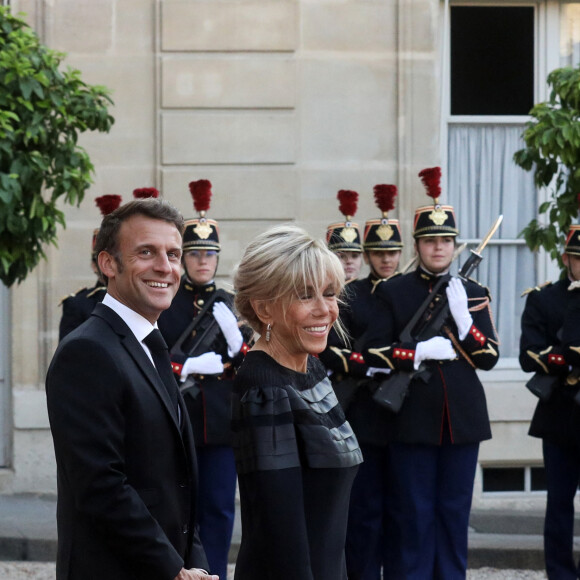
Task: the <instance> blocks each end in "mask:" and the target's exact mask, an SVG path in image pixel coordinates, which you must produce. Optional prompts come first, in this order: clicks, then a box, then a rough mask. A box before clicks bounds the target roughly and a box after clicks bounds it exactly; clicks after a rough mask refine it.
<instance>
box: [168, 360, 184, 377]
mask: <svg viewBox="0 0 580 580" xmlns="http://www.w3.org/2000/svg"><path fill="white" fill-rule="evenodd" d="M181 369H183V365H180V364H179V363H176V362H173V361H171V370H172V371H173V373H174V374H176V375H179V376H181Z"/></svg>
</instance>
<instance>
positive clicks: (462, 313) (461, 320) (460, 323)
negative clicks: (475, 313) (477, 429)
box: [447, 278, 473, 340]
mask: <svg viewBox="0 0 580 580" xmlns="http://www.w3.org/2000/svg"><path fill="white" fill-rule="evenodd" d="M447 300H448V301H449V310H450V311H451V316H453V320H455V324H457V331H458V332H459V340H463V339H464V338H465V337H466V336H467V333H468V332H469V329H470V328H471V325H472V324H473V318H472V317H471V314H469V309H468V306H467V293H466V292H465V286H463V282H462V281H461V280H460V279H459V278H451V280H450V281H449V284H448V285H447Z"/></svg>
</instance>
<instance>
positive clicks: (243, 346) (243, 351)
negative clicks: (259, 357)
mask: <svg viewBox="0 0 580 580" xmlns="http://www.w3.org/2000/svg"><path fill="white" fill-rule="evenodd" d="M249 351H250V347H249V346H248V345H247V344H246V343H245V342H244V343H242V348H240V352H241V353H242V354H243V355H246V354H248V352H249Z"/></svg>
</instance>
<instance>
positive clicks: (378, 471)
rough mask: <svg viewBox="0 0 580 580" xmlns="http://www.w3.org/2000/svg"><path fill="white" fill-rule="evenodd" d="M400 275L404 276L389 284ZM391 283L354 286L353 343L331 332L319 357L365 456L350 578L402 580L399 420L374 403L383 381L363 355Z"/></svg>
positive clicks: (349, 552)
mask: <svg viewBox="0 0 580 580" xmlns="http://www.w3.org/2000/svg"><path fill="white" fill-rule="evenodd" d="M397 276H399V274H396V275H395V276H393V277H392V278H390V279H389V280H392V279H394V278H395V277H397ZM385 283H388V282H386V281H385V280H381V279H380V278H377V277H376V276H374V275H373V274H372V273H371V274H370V275H369V276H368V277H367V278H364V279H361V280H355V281H352V282H350V283H348V285H347V287H346V292H345V297H344V301H345V304H343V305H341V307H340V319H341V321H342V324H343V326H344V328H345V330H346V331H347V333H348V336H349V337H350V339H351V342H350V345H345V344H344V343H343V342H342V341H341V340H340V337H339V336H338V334H337V333H336V332H335V331H331V334H330V335H329V340H328V343H329V344H328V347H327V348H326V350H325V351H323V352H322V353H321V354H320V355H319V356H320V359H321V360H322V362H323V363H324V364H325V366H326V367H327V369H329V370H331V371H332V374H331V375H330V378H331V381H332V384H333V387H334V389H335V391H336V392H337V396H338V398H339V401H340V402H341V404H342V405H343V408H344V410H345V414H346V417H347V419H348V421H349V423H350V425H351V427H352V429H353V431H354V432H355V434H356V437H357V439H358V442H359V445H360V447H361V451H362V453H363V457H364V462H363V463H362V464H361V465H360V466H359V472H358V474H357V476H356V478H355V480H354V483H353V487H352V491H351V496H350V505H349V520H348V528H347V536H346V565H347V571H348V578H349V580H367V579H369V580H370V579H374V578H376V576H377V574H378V575H380V574H381V570H382V577H383V578H384V579H385V580H388V579H391V578H397V574H396V571H395V570H394V569H393V563H394V559H393V557H392V555H391V554H392V553H393V552H394V551H396V549H397V548H396V546H397V545H398V543H397V541H396V539H397V535H396V533H395V531H394V530H393V529H392V522H393V517H392V513H391V512H392V508H393V506H392V504H391V496H392V491H391V482H390V472H389V454H388V443H389V440H390V431H391V429H392V425H393V420H392V419H393V416H392V413H389V412H388V411H387V410H386V409H384V408H383V407H381V406H379V405H378V404H377V403H376V402H375V401H374V400H373V399H372V395H373V392H374V390H375V389H376V387H377V386H378V384H379V383H378V380H377V379H375V378H372V377H369V376H367V371H368V370H369V365H368V364H366V362H365V360H364V358H363V356H362V354H361V352H360V351H361V349H362V347H363V345H364V342H365V337H366V333H367V331H368V329H369V328H370V327H373V326H374V325H376V324H377V323H378V319H377V317H376V307H375V305H374V303H375V295H374V292H375V289H376V287H377V285H379V284H385ZM382 376H383V377H385V375H382Z"/></svg>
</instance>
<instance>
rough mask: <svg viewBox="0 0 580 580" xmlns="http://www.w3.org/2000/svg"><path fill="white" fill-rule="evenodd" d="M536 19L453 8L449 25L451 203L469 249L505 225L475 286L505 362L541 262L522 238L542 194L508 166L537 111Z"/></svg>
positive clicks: (503, 9)
mask: <svg viewBox="0 0 580 580" xmlns="http://www.w3.org/2000/svg"><path fill="white" fill-rule="evenodd" d="M535 18H536V7H535V5H531V4H525V5H520V6H513V5H512V6H505V5H489V4H485V5H479V6H474V5H471V4H470V5H457V4H455V5H452V6H451V7H450V19H449V22H450V33H449V42H450V53H449V54H450V62H449V96H448V100H449V103H448V107H449V113H450V115H449V117H448V127H447V179H448V184H447V190H448V195H449V202H450V203H451V204H452V205H453V206H454V207H455V209H456V215H457V221H458V226H459V231H460V236H461V237H460V240H459V241H463V242H468V245H469V247H474V246H475V245H476V244H477V243H478V242H479V240H481V239H482V238H483V236H485V234H486V233H487V231H488V230H489V228H490V227H491V225H492V224H493V223H494V221H495V219H496V218H497V217H498V216H499V215H500V214H502V215H503V216H504V219H503V223H502V225H501V228H500V229H499V231H498V232H497V233H496V235H495V236H494V237H493V238H492V240H491V241H490V243H489V245H488V246H487V248H486V250H485V254H484V260H483V261H482V263H481V264H480V266H479V267H478V269H477V271H476V272H475V273H474V274H473V276H474V278H475V279H477V280H478V281H479V282H481V283H482V284H483V285H485V286H488V287H489V289H490V293H491V296H492V303H491V308H492V311H493V315H494V320H495V322H496V326H497V329H498V333H499V338H500V342H501V346H500V353H501V356H502V358H506V357H507V358H512V359H515V358H517V356H518V354H519V336H520V319H521V313H522V310H523V307H524V304H525V301H524V300H523V299H521V298H520V295H521V293H522V292H523V291H524V290H526V289H527V288H529V287H532V286H535V285H536V283H537V273H536V263H535V257H534V255H533V254H532V253H531V252H530V251H529V249H528V248H527V246H526V245H525V242H524V240H523V239H520V238H519V237H518V236H519V234H520V232H521V231H522V229H523V228H524V226H526V225H527V224H528V222H529V221H530V220H532V219H533V218H534V217H535V215H536V208H537V205H538V203H537V192H536V189H535V186H534V182H533V175H532V173H531V172H525V171H523V170H522V169H520V168H519V167H517V166H516V165H515V164H514V163H513V160H512V158H513V154H514V153H515V152H516V151H517V150H518V149H520V148H521V147H522V146H523V141H522V139H521V134H522V132H523V129H524V123H525V121H526V120H527V114H528V112H529V110H530V109H531V107H532V106H533V104H534V94H535V91H534V87H535V84H534V83H535V81H534V51H535V39H534V30H535V26H536V24H535ZM466 255H467V252H464V254H463V255H462V256H460V258H459V260H458V262H459V265H460V264H461V263H462V262H464V261H465V259H466ZM514 366H517V362H515V360H514Z"/></svg>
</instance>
